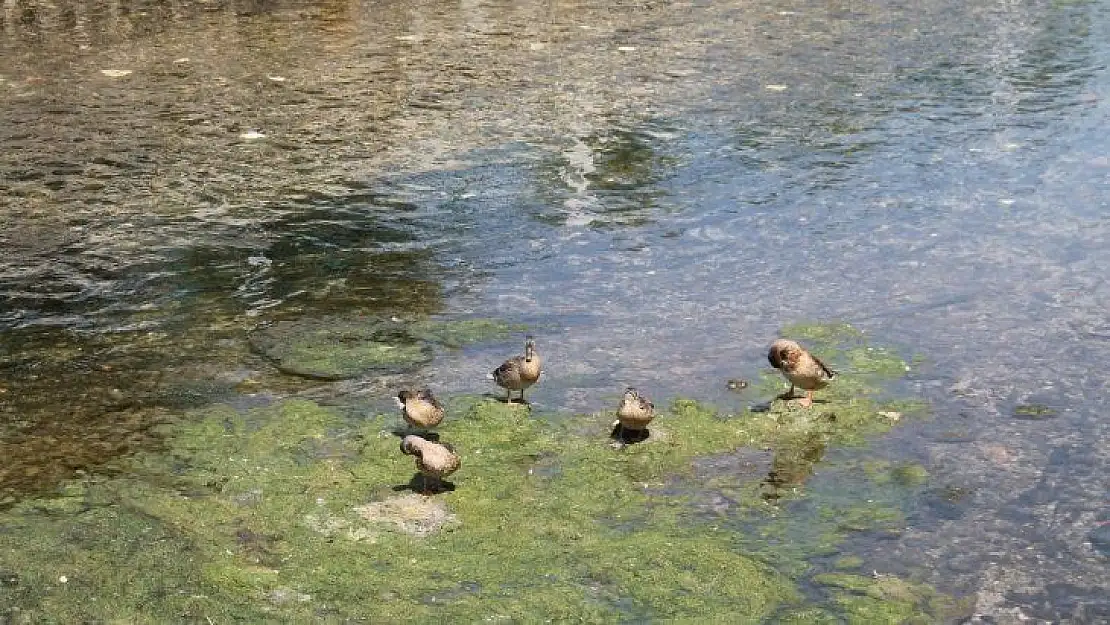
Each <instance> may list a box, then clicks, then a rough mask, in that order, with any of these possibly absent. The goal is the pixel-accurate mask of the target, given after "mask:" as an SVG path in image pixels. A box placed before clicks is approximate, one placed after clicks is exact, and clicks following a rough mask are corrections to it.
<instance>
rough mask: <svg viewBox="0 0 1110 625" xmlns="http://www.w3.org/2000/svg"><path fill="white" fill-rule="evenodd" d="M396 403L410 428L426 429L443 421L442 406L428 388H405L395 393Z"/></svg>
mask: <svg viewBox="0 0 1110 625" xmlns="http://www.w3.org/2000/svg"><path fill="white" fill-rule="evenodd" d="M397 405H398V406H399V407H400V408H401V417H403V418H404V420H405V423H407V424H408V425H409V427H410V428H415V429H419V430H424V431H427V430H429V429H431V428H434V427H436V426H437V425H439V424H440V423H442V422H443V416H444V414H445V413H444V410H443V406H442V405H441V404H440V403H439V400H437V399H436V398H435V395H432V389H430V388H422V389H420V390H418V391H411V390H409V389H405V390H403V391H401V392H400V393H397Z"/></svg>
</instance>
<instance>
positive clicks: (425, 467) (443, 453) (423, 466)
mask: <svg viewBox="0 0 1110 625" xmlns="http://www.w3.org/2000/svg"><path fill="white" fill-rule="evenodd" d="M401 453H403V454H405V455H406V456H415V457H416V469H417V470H418V471H420V481H421V486H422V487H423V488H422V489H421V490H422V492H423V494H425V495H428V494H431V493H432V492H438V491H439V490H440V489H441V488H442V486H443V485H442V483H441V481H440V480H441V479H442V478H444V477H447V476H448V475H451V474H452V473H454V472H455V471H457V470H458V468H459V464H460V461H459V455H458V454H457V453H455V449H454V448H453V447H451V446H450V445H448V444H447V443H436V442H433V441H429V440H425V439H423V438H420V437H419V436H415V435H412V434H410V435H408V436H406V437H404V438H403V439H401ZM429 479H430V480H431V483H430V484H429Z"/></svg>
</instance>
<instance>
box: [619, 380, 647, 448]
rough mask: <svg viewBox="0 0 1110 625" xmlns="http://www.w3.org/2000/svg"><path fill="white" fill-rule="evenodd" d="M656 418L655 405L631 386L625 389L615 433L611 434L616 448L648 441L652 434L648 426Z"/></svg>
mask: <svg viewBox="0 0 1110 625" xmlns="http://www.w3.org/2000/svg"><path fill="white" fill-rule="evenodd" d="M654 418H655V404H653V403H651V402H650V401H649V400H648V398H647V397H644V396H643V395H641V394H640V393H639V391H637V390H636V389H634V388H632V387H631V386H630V387H628V388H626V389H624V394H623V395H621V403H620V405H619V406H617V420H616V421H614V422H613V431H612V433H610V434H609V436H610V438H613V439H615V440H616V443H614V447H617V448H620V447H624V446H625V445H627V444H630V443H638V442H641V441H644V440H647V437H648V436H649V434H650V433H649V432H648V429H647V426H648V424H649V423H651V420H652V419H654Z"/></svg>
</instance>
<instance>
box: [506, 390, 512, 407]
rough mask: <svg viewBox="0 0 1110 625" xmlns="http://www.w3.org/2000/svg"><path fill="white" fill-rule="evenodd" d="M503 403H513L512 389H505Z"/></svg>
mask: <svg viewBox="0 0 1110 625" xmlns="http://www.w3.org/2000/svg"><path fill="white" fill-rule="evenodd" d="M505 403H506V404H511V403H513V389H511V388H507V389H505Z"/></svg>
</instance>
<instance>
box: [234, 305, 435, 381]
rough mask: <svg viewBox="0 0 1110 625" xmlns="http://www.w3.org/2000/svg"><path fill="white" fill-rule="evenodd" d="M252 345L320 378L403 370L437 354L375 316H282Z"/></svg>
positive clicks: (287, 369)
mask: <svg viewBox="0 0 1110 625" xmlns="http://www.w3.org/2000/svg"><path fill="white" fill-rule="evenodd" d="M251 347H252V348H253V349H254V350H255V351H257V352H258V353H260V354H262V355H264V356H266V357H267V358H269V359H270V360H271V361H272V362H273V363H274V366H275V367H277V368H278V369H279V370H280V371H282V372H283V373H288V374H290V375H297V376H301V377H306V378H313V379H320V380H342V379H345V378H352V377H355V376H358V375H363V374H366V373H371V372H377V373H399V372H402V371H409V370H412V369H414V368H416V367H418V366H420V365H422V364H424V363H427V362H429V361H430V360H431V359H432V352H431V350H430V349H429V348H428V347H427V346H426V345H422V344H420V343H418V342H417V341H415V340H414V339H413V338H412V337H410V336H408V334H407V333H406V332H405V329H404V328H403V327H400V326H398V327H392V326H391V325H390V323H389V322H384V321H373V320H367V321H365V322H359V321H351V320H326V319H325V320H304V321H279V322H277V323H275V324H273V325H271V326H269V327H266V328H263V329H261V330H259V331H257V332H255V333H254V334H253V335H252V336H251Z"/></svg>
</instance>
